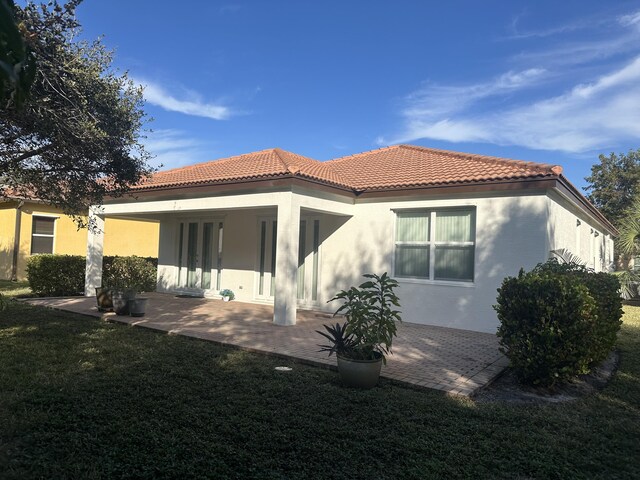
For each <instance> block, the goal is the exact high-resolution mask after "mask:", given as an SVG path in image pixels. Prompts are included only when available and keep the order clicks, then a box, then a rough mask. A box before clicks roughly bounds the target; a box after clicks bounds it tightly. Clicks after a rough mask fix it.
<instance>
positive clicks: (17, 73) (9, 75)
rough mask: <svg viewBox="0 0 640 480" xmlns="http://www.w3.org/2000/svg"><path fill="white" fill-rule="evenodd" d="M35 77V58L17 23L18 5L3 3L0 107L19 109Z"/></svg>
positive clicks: (0, 11)
mask: <svg viewBox="0 0 640 480" xmlns="http://www.w3.org/2000/svg"><path fill="white" fill-rule="evenodd" d="M35 73H36V62H35V56H34V54H33V52H32V51H31V49H30V48H29V46H28V44H27V42H25V39H24V38H23V34H22V32H21V31H20V25H18V23H17V22H16V17H15V4H14V3H13V0H0V106H2V107H3V108H19V107H20V106H21V105H22V104H23V102H24V100H25V99H26V97H27V96H28V94H29V89H30V88H31V84H32V83H33V79H34V76H35Z"/></svg>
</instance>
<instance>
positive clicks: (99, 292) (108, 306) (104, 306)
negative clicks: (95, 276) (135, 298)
mask: <svg viewBox="0 0 640 480" xmlns="http://www.w3.org/2000/svg"><path fill="white" fill-rule="evenodd" d="M111 293H112V292H111V289H110V288H105V287H98V288H96V302H97V303H98V311H100V312H111V311H113V301H112V299H111Z"/></svg>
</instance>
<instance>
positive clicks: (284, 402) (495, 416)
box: [0, 303, 640, 480]
mask: <svg viewBox="0 0 640 480" xmlns="http://www.w3.org/2000/svg"><path fill="white" fill-rule="evenodd" d="M619 348H620V351H621V357H622V364H621V366H620V370H619V372H618V373H617V375H616V377H615V379H614V380H613V381H612V382H611V384H610V385H609V386H608V387H607V388H606V389H605V390H604V391H602V392H601V393H600V394H598V395H596V396H592V397H589V398H585V399H584V400H581V401H578V402H574V403H570V404H564V405H549V406H521V405H520V406H499V405H487V404H475V403H474V402H473V401H472V400H468V399H460V398H449V397H446V396H444V395H441V394H438V393H435V392H434V393H431V392H425V391H418V390H411V389H407V388H402V387H398V386H397V385H394V384H391V383H387V382H384V381H383V382H382V383H381V385H380V386H379V387H378V388H375V389H374V390H371V391H354V390H348V389H345V388H342V387H341V386H340V385H339V382H338V378H337V374H336V373H335V372H332V371H328V370H323V369H319V368H312V367H306V366H302V365H297V364H289V365H290V366H292V367H293V371H292V372H288V373H283V372H276V371H274V367H275V366H277V365H281V364H283V361H282V360H277V359H273V358H269V357H264V356H260V355H255V354H250V353H246V352H241V351H238V350H233V349H229V348H223V347H220V346H216V345H213V344H211V343H207V342H204V341H199V340H196V339H189V338H182V337H177V336H170V335H165V334H161V333H156V332H153V331H148V330H144V329H141V328H133V327H128V326H123V325H116V324H109V323H105V322H102V321H99V320H95V319H90V318H86V317H82V316H77V315H71V314H66V313H61V312H56V311H50V310H45V309H40V308H35V307H29V306H26V305H21V304H20V305H19V304H16V303H13V304H12V305H11V307H10V309H9V310H8V311H5V312H3V313H0V477H1V478H3V479H29V478H132V477H133V478H217V479H224V478H242V479H247V478H278V479H295V478H304V479H306V480H312V479H316V478H336V479H337V478H349V479H356V478H375V479H385V478H387V479H398V478H417V479H418V478H419V479H425V478H520V479H524V478H540V479H542V478H544V479H546V478H558V479H567V478H606V479H612V478H640V308H633V307H626V314H625V323H624V325H623V329H622V332H621V334H620V337H619ZM391 361H393V359H391Z"/></svg>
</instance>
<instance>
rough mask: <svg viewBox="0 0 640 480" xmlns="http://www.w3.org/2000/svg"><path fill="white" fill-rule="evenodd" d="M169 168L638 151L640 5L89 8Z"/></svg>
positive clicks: (580, 164)
mask: <svg viewBox="0 0 640 480" xmlns="http://www.w3.org/2000/svg"><path fill="white" fill-rule="evenodd" d="M78 17H79V20H80V23H81V24H82V25H83V28H84V31H83V36H84V37H86V38H95V37H97V36H99V35H103V36H104V38H103V42H104V44H105V45H107V47H109V48H112V49H114V50H115V62H114V64H115V66H116V67H117V68H118V69H121V70H128V71H129V74H130V75H131V76H132V77H133V78H134V79H135V80H136V81H137V82H140V83H141V84H144V85H146V92H145V97H146V100H147V106H146V111H147V112H148V114H149V115H150V116H151V117H153V118H154V121H153V122H152V123H150V124H149V128H151V129H153V133H151V134H149V136H148V138H147V140H146V141H145V142H146V144H147V147H148V149H149V150H150V151H151V152H152V153H154V154H155V155H157V158H156V159H155V160H154V162H153V163H154V164H156V165H157V164H159V163H162V164H164V168H170V167H176V166H181V165H187V164H191V163H195V162H200V161H206V160H212V159H216V158H221V157H226V156H231V155H235V154H241V153H247V152H251V151H255V150H261V149H265V148H271V147H280V148H283V149H285V150H290V151H293V152H296V153H300V154H302V155H306V156H309V157H312V158H315V159H318V160H327V159H330V158H336V157H339V156H343V155H349V154H353V153H357V152H361V151H366V150H371V149H375V148H379V147H381V146H386V145H390V144H394V143H412V144H416V145H423V146H429V147H435V148H444V149H449V150H458V151H464V152H472V153H481V154H487V155H497V156H505V157H510V158H517V159H522V160H532V161H538V162H546V163H553V164H560V165H562V166H563V167H564V168H565V173H566V175H567V176H568V177H569V179H570V180H572V181H573V182H574V183H575V184H576V185H578V186H583V185H584V184H585V182H584V177H585V176H587V175H588V174H589V173H590V167H591V165H592V164H593V163H595V162H596V161H597V156H598V154H600V153H610V152H627V151H628V150H630V149H634V150H635V149H637V148H640V2H638V1H635V2H624V1H616V2H602V1H599V0H598V1H588V0H580V1H572V0H571V1H567V0H564V1H562V2H558V1H557V0H555V1H537V2H523V1H500V2H498V1H483V2H477V1H450V2H424V1H401V0H399V1H394V2H391V1H348V2H347V1H333V0H326V1H322V2H320V1H315V2H310V1H264V0H261V1H237V2H231V1H222V2H215V1H191V0H185V1H183V2H162V1H146V0H144V1H143V0H136V1H124V0H110V1H108V2H105V1H98V0H85V3H83V4H82V5H81V6H80V7H79V9H78Z"/></svg>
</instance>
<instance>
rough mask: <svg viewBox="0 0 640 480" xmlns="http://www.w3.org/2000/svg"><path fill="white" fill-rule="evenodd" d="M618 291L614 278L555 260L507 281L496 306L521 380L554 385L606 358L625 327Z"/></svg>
mask: <svg viewBox="0 0 640 480" xmlns="http://www.w3.org/2000/svg"><path fill="white" fill-rule="evenodd" d="M619 289H620V284H619V282H618V280H617V278H615V277H614V276H613V275H610V274H607V273H595V272H593V271H590V270H589V269H587V268H585V267H583V266H580V265H576V264H559V263H558V262H557V261H556V260H550V261H549V262H547V263H544V264H540V265H538V266H536V267H535V268H534V269H533V270H532V271H531V272H527V273H525V272H524V271H523V270H521V271H520V273H519V275H518V276H517V277H508V278H506V279H505V280H504V281H503V283H502V286H501V287H500V288H499V289H498V302H497V305H495V306H494V308H495V309H496V311H497V313H498V318H499V320H500V327H499V329H498V337H499V339H500V349H501V351H502V352H503V353H504V354H505V355H507V357H508V358H509V360H510V362H511V366H512V367H513V368H514V371H515V373H516V375H517V377H518V378H519V379H520V380H521V381H522V382H523V383H527V384H531V385H543V386H551V385H553V384H554V383H556V382H558V381H562V380H567V379H569V378H571V377H574V376H576V375H578V374H581V373H587V372H588V371H589V369H590V367H591V366H592V365H593V364H595V363H598V362H600V361H602V360H604V359H605V358H606V357H607V355H608V354H609V352H610V351H611V350H612V349H613V347H614V344H615V341H616V334H617V332H618V330H619V329H620V325H621V317H622V304H621V299H620V294H619Z"/></svg>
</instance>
